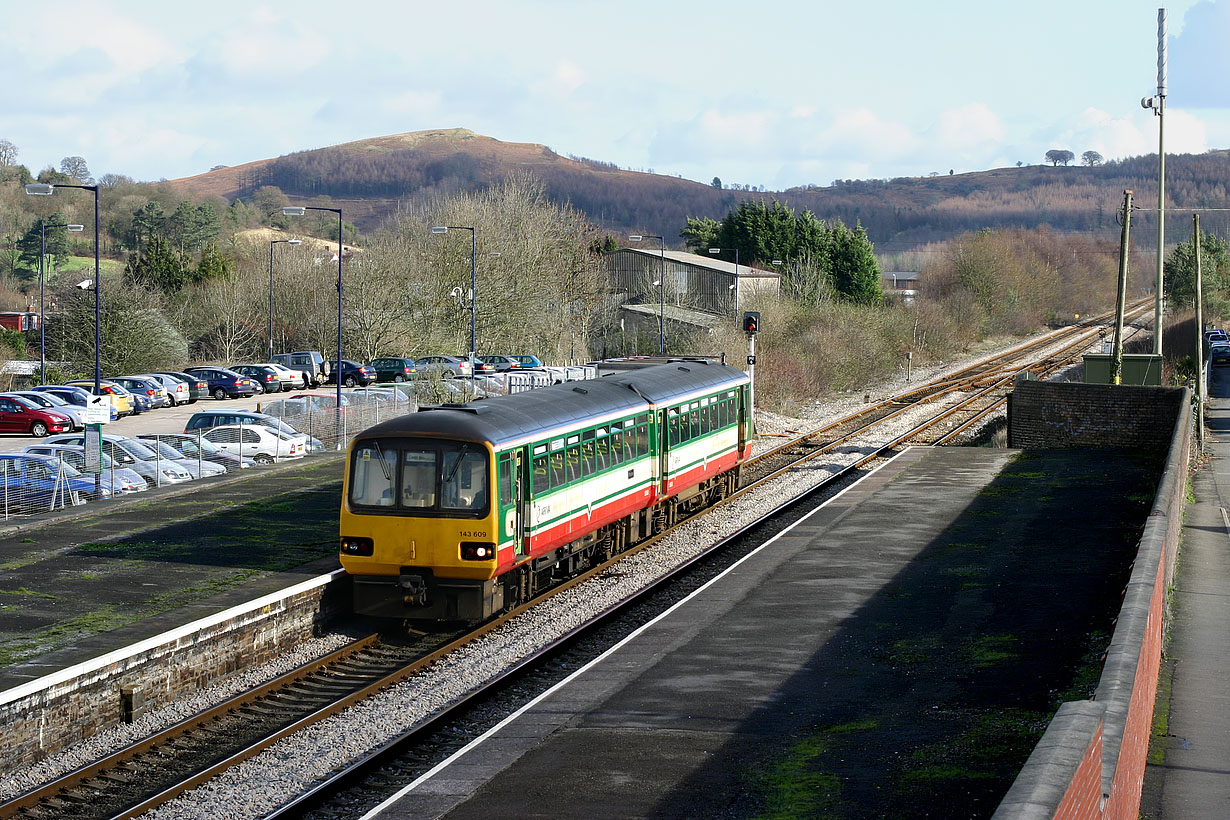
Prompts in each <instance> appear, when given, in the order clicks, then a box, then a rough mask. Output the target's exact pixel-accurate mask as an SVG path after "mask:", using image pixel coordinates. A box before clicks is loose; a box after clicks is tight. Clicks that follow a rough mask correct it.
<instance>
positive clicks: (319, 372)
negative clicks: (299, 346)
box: [273, 350, 326, 387]
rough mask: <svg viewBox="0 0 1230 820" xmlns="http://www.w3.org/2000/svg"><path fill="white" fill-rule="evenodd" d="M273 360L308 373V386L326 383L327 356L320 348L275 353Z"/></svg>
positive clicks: (286, 366) (291, 368)
mask: <svg viewBox="0 0 1230 820" xmlns="http://www.w3.org/2000/svg"><path fill="white" fill-rule="evenodd" d="M273 360H274V362H276V363H277V364H280V365H282V366H283V367H285V368H288V369H290V370H294V371H297V372H299V373H307V374H308V376H309V381H308V386H309V387H315V386H316V385H318V384H323V383H324V378H325V375H326V372H325V357H324V356H323V355H322V354H321V353H320V351H318V350H297V351H295V352H294V353H275V354H274V355H273Z"/></svg>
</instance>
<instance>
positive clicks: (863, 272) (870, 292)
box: [832, 224, 884, 305]
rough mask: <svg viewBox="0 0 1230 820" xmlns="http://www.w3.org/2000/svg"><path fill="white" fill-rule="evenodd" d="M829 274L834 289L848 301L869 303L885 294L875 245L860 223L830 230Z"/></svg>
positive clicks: (876, 300)
mask: <svg viewBox="0 0 1230 820" xmlns="http://www.w3.org/2000/svg"><path fill="white" fill-rule="evenodd" d="M832 277H833V286H834V287H835V288H836V289H837V292H838V293H840V294H841V295H842V296H844V297H845V298H846V299H849V300H850V301H851V302H858V303H860V304H865V305H870V304H876V303H878V302H879V301H880V300H881V299H882V298H883V297H884V294H883V291H882V290H881V287H880V279H881V273H880V265H879V263H878V262H876V255H875V248H874V247H873V246H872V244H871V239H870V238H868V236H867V231H865V230H864V229H863V226H862V225H858V226H857V227H855V228H854V230H850V229H849V228H847V227H846V226H845V225H840V224H839V225H837V226H836V228H834V229H833V256H832Z"/></svg>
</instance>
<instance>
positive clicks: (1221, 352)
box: [1209, 342, 1230, 367]
mask: <svg viewBox="0 0 1230 820" xmlns="http://www.w3.org/2000/svg"><path fill="white" fill-rule="evenodd" d="M1209 364H1212V365H1216V366H1218V367H1220V366H1222V365H1223V364H1230V343H1224V342H1214V343H1213V344H1212V345H1209Z"/></svg>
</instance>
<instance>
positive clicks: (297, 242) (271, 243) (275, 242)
mask: <svg viewBox="0 0 1230 820" xmlns="http://www.w3.org/2000/svg"><path fill="white" fill-rule="evenodd" d="M283 242H285V243H286V244H287V245H291V246H294V245H301V244H303V240H302V239H271V240H269V361H271V362H272V361H273V246H274V245H280V244H282V243H283ZM339 282H340V280H339ZM338 293H341V288H340V287H339V288H338ZM339 367H340V365H339Z"/></svg>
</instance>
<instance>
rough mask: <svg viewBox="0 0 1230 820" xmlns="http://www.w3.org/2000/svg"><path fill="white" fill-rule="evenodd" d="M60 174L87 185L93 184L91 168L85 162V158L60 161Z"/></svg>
mask: <svg viewBox="0 0 1230 820" xmlns="http://www.w3.org/2000/svg"><path fill="white" fill-rule="evenodd" d="M60 173H62V174H65V175H66V176H70V177H72V178H73V179H75V180H77V181H78V182H80V183H82V184H85V185H89V184H90V183H92V182H93V178H92V177H91V176H90V168H89V166H88V165H86V162H85V157H65V158H64V159H62V160H60Z"/></svg>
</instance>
